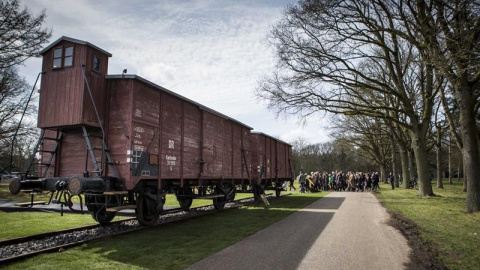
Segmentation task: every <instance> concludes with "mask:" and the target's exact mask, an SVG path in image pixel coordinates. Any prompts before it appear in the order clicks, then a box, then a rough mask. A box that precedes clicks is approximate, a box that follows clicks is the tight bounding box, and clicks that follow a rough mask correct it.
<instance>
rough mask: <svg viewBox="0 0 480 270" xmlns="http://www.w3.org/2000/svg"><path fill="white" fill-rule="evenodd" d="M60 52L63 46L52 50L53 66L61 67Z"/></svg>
mask: <svg viewBox="0 0 480 270" xmlns="http://www.w3.org/2000/svg"><path fill="white" fill-rule="evenodd" d="M62 52H63V48H58V49H55V50H53V68H61V67H62Z"/></svg>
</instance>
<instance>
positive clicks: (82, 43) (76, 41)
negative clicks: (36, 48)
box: [39, 36, 112, 57]
mask: <svg viewBox="0 0 480 270" xmlns="http://www.w3.org/2000/svg"><path fill="white" fill-rule="evenodd" d="M64 40H66V41H69V42H73V43H76V44H80V45H87V46H90V47H92V48H94V49H96V50H99V51H101V52H102V53H104V54H106V55H108V57H112V54H111V53H109V52H107V51H105V50H103V49H100V48H99V47H97V46H95V45H93V44H92V43H90V42H87V41H83V40H80V39H75V38H71V37H66V36H62V37H61V38H59V39H57V40H55V41H54V42H53V43H52V44H50V45H48V46H47V47H46V48H45V49H43V50H41V51H40V53H39V54H40V55H42V54H44V53H45V52H46V51H48V50H50V49H51V48H53V47H55V46H56V45H57V44H58V43H60V42H62V41H64Z"/></svg>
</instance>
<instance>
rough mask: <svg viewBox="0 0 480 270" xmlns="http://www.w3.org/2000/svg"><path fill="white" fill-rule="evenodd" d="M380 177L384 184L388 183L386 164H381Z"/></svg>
mask: <svg viewBox="0 0 480 270" xmlns="http://www.w3.org/2000/svg"><path fill="white" fill-rule="evenodd" d="M380 177H381V181H382V182H383V183H384V184H385V183H387V166H385V164H380Z"/></svg>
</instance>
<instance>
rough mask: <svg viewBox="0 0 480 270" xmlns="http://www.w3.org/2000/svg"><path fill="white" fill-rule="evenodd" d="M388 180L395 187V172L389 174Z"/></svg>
mask: <svg viewBox="0 0 480 270" xmlns="http://www.w3.org/2000/svg"><path fill="white" fill-rule="evenodd" d="M388 181H390V185H392V189H395V176H394V175H393V173H390V175H389V176H388Z"/></svg>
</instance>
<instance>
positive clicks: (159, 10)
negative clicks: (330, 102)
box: [19, 0, 330, 143]
mask: <svg viewBox="0 0 480 270" xmlns="http://www.w3.org/2000/svg"><path fill="white" fill-rule="evenodd" d="M295 3H296V1H294V0H190V1H182V0H177V1H175V0H170V1H165V0H161V1H155V0H148V1H143V0H142V1H123V0H122V1H118V0H116V1H115V0H102V1H97V0H83V1H79V0H62V1H52V0H36V1H29V0H23V1H21V4H22V5H23V6H26V7H28V8H29V10H30V12H31V13H33V14H35V15H38V14H39V13H40V12H41V11H42V10H44V9H45V11H46V14H47V18H46V22H45V24H44V26H45V27H47V28H50V29H51V30H52V37H51V39H50V42H54V41H55V40H57V39H58V38H60V37H61V36H68V37H71V38H75V39H80V40H84V41H87V42H90V43H92V44H94V45H96V46H98V47H100V48H102V49H104V50H106V51H107V52H110V53H111V54H112V55H113V56H112V57H111V58H110V60H109V69H108V74H121V72H122V70H123V69H125V68H126V69H127V70H128V74H135V75H138V76H140V77H142V78H145V79H147V80H149V81H151V82H153V83H155V84H158V85H160V86H162V87H164V88H167V89H169V90H171V91H174V92H176V93H178V94H180V95H182V96H184V97H186V98H189V99H191V100H194V101H196V102H198V103H200V104H202V105H204V106H207V107H209V108H211V109H214V110H216V111H218V112H220V113H222V114H225V115H227V116H229V117H231V118H234V119H236V120H238V121H240V122H242V123H244V124H246V125H248V126H250V127H252V128H254V130H256V131H261V132H263V133H266V134H269V135H271V136H274V137H277V138H280V139H281V140H283V141H286V142H289V143H292V142H293V141H295V140H298V139H299V138H302V139H304V140H306V141H307V142H309V143H319V142H325V141H328V140H330V138H329V137H328V131H326V130H327V129H326V128H327V127H328V120H327V119H325V118H323V116H321V115H314V116H311V117H310V118H307V121H306V122H303V121H299V117H298V116H280V117H277V116H276V114H275V112H273V111H270V110H268V108H267V103H266V102H265V101H263V100H259V99H258V98H257V97H256V96H255V89H256V87H257V85H258V81H259V80H260V78H261V77H262V76H265V75H267V76H268V75H270V74H272V72H273V70H274V68H275V63H276V59H275V52H274V50H273V47H271V46H269V44H268V34H269V30H270V29H271V27H272V26H273V25H274V24H275V23H276V22H277V21H278V20H280V19H281V18H282V11H283V10H284V8H285V7H286V6H287V5H288V4H295ZM45 46H48V44H46V45H45ZM41 61H42V60H41V59H40V58H36V59H29V60H27V61H26V62H25V66H23V67H21V68H20V69H19V71H20V75H22V76H24V77H25V78H26V80H27V81H28V82H29V83H30V84H33V83H34V81H35V78H36V76H37V74H38V72H40V70H41Z"/></svg>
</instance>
